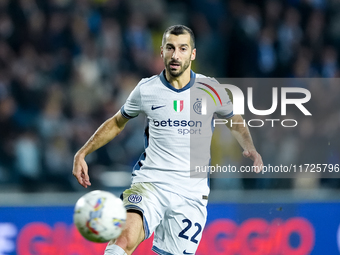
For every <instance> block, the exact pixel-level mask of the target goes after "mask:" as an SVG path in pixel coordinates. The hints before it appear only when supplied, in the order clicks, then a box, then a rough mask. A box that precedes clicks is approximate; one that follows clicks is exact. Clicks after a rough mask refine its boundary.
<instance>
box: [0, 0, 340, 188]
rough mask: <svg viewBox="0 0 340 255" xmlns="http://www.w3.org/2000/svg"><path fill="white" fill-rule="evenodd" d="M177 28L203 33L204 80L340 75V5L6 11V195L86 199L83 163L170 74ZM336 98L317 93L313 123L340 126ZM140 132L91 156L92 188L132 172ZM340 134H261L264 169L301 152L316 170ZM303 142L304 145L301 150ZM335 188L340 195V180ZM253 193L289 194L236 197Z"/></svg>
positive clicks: (318, 1) (2, 162)
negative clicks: (168, 33) (115, 120)
mask: <svg viewBox="0 0 340 255" xmlns="http://www.w3.org/2000/svg"><path fill="white" fill-rule="evenodd" d="M174 24H185V25H188V26H189V27H191V28H192V29H193V31H194V33H195V36H196V48H197V59H196V60H195V62H194V63H193V69H194V71H196V72H198V73H203V74H206V75H210V76H214V77H290V78H294V77H297V78H306V77H323V78H336V77H339V76H340V72H339V71H340V69H339V54H338V52H339V50H340V2H338V1H336V0H329V1H326V0H286V1H283V0H282V1H280V0H267V1H265V0H263V1H262V0H257V1H243V0H229V1H221V0H195V1H194V0H186V1H165V0H162V1H160V0H140V1H133V0H126V1H123V0H73V1H71V0H0V134H1V135H0V187H6V189H8V188H10V187H19V188H20V189H21V190H23V191H39V190H46V189H51V190H57V191H73V190H77V189H78V187H79V185H77V184H76V183H75V180H74V178H73V176H72V175H71V171H72V163H73V156H74V153H75V152H76V151H77V150H78V149H79V148H80V147H81V146H82V145H83V144H84V143H85V142H86V141H87V140H88V138H89V137H90V136H91V134H92V133H93V132H94V131H95V130H96V128H97V127H98V126H99V125H100V124H101V123H102V122H103V121H105V120H106V119H107V118H109V117H111V116H113V115H114V114H115V113H116V112H117V111H118V110H119V109H120V107H121V105H122V104H124V102H125V100H126V98H127V96H128V95H129V93H130V92H131V91H132V89H133V88H134V86H136V84H137V83H138V81H139V80H140V79H141V78H143V77H148V76H152V75H154V74H158V73H160V72H161V71H162V70H163V62H162V59H161V58H160V54H159V47H160V45H161V37H162V34H163V31H164V29H165V28H166V27H168V26H170V25H174ZM337 93H340V91H339V89H337V87H336V86H330V87H327V89H326V90H325V91H324V90H320V89H319V88H314V92H313V95H317V101H318V102H320V105H323V107H321V109H319V108H317V107H316V108H317V109H315V113H316V115H317V116H320V118H321V119H322V120H324V121H327V119H325V118H327V116H323V115H322V114H324V113H325V112H327V113H329V114H330V115H329V116H331V117H332V123H333V122H334V121H333V120H334V118H335V119H339V113H340V112H339V109H340V108H339V103H338V102H337V101H338V100H337V97H336V95H337ZM326 98H327V100H326V101H327V102H325V103H324V100H325V99H326ZM318 111H319V112H318ZM331 117H329V118H331ZM132 122H133V123H129V124H128V125H127V126H126V129H125V131H124V132H122V133H121V134H120V135H119V136H118V137H117V138H116V139H115V140H114V141H112V142H111V143H109V144H108V145H107V146H105V147H103V148H101V149H99V150H98V151H97V152H95V153H93V154H91V155H90V156H88V158H87V161H88V163H89V167H90V169H91V176H92V178H93V179H92V180H93V181H94V185H98V187H100V185H101V184H100V181H99V179H98V181H97V182H96V176H100V174H101V173H103V172H105V171H107V170H114V169H119V168H121V169H130V171H131V168H132V167H133V165H134V164H135V162H136V161H137V159H138V158H139V155H140V153H141V152H142V151H143V126H144V120H143V118H136V119H135V120H133V121H132ZM338 129H339V124H338V122H336V123H335V124H334V123H333V124H332V127H331V128H328V129H326V130H324V126H321V125H319V126H314V125H311V124H310V123H303V125H302V126H301V128H300V131H297V132H296V134H293V135H290V136H289V139H281V138H282V137H281V135H278V134H275V132H274V131H273V130H269V131H268V132H265V133H263V132H262V133H261V134H257V133H258V132H259V131H257V130H255V131H254V134H255V136H256V137H258V138H257V139H256V138H255V140H256V143H257V144H259V146H258V147H259V150H260V152H261V153H262V154H263V157H264V159H271V161H273V162H274V163H275V157H274V156H275V155H276V156H277V155H282V154H284V153H283V152H287V151H288V152H289V153H290V155H291V156H296V155H299V154H298V152H297V151H295V153H294V150H297V149H298V150H299V151H306V152H308V153H305V154H306V155H305V154H304V155H305V157H306V158H305V159H304V160H305V161H308V160H309V159H310V158H313V157H315V155H314V154H317V153H318V151H317V150H318V149H322V148H323V147H322V146H321V147H320V144H319V143H317V142H316V144H309V143H308V141H310V140H309V139H308V138H310V137H315V136H317V137H320V141H322V142H321V144H323V141H324V140H325V141H326V140H327V139H328V140H329V139H333V136H332V135H334V137H335V136H336V135H335V134H336V131H337V130H338ZM320 130H321V131H320ZM299 132H300V133H299ZM300 136H303V137H304V141H306V142H305V143H304V142H302V143H301V142H300V144H298V145H297V144H294V143H297V142H298V141H297V138H298V137H300ZM323 139H324V140H323ZM328 140H327V141H328ZM265 141H267V142H265ZM313 141H314V140H313ZM289 142H290V143H289ZM333 142H334V143H333ZM226 143H227V145H233V146H235V145H234V142H232V141H229V142H228V141H226ZM333 144H335V145H337V144H339V143H337V141H333V140H332V145H333ZM215 145H216V146H218V145H217V144H215ZM327 145H329V144H327ZM327 148H328V147H327ZM332 148H333V147H332ZM313 149H314V151H313ZM331 151H332V152H331V155H332V156H330V154H327V155H326V156H325V157H324V158H322V160H325V161H327V162H339V161H338V152H339V148H338V147H337V146H335V147H334V148H333V149H332V150H331ZM286 154H287V153H286ZM236 158H237V160H238V163H240V162H242V159H241V158H238V157H236ZM288 159H289V158H288ZM288 159H287V160H288ZM277 160H278V162H279V161H280V160H281V159H277ZM288 161H289V160H288ZM327 162H322V163H327ZM236 163H237V162H236ZM303 163H307V162H303ZM216 183H218V182H216ZM326 183H327V185H329V186H331V187H338V182H337V181H334V180H332V181H329V182H326ZM216 185H217V184H216ZM219 185H220V186H219V188H223V187H224V186H223V185H227V184H226V183H225V182H221V183H220V184H219ZM249 187H250V188H251V187H255V188H260V187H268V188H276V187H292V185H291V184H287V185H283V186H282V185H281V186H280V185H277V182H275V181H270V184H268V183H267V182H266V183H264V182H263V181H262V182H261V181H257V180H251V181H249V180H245V181H244V182H242V183H241V184H240V185H238V186H237V188H249Z"/></svg>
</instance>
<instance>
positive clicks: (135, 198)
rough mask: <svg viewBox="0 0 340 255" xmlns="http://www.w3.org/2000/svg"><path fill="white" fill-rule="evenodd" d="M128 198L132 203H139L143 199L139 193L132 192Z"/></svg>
mask: <svg viewBox="0 0 340 255" xmlns="http://www.w3.org/2000/svg"><path fill="white" fill-rule="evenodd" d="M128 200H129V202H130V203H134V204H138V203H139V202H140V201H142V196H140V195H137V194H132V195H130V196H129V197H128Z"/></svg>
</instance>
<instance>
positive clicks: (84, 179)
mask: <svg viewBox="0 0 340 255" xmlns="http://www.w3.org/2000/svg"><path fill="white" fill-rule="evenodd" d="M72 174H73V175H74V176H75V177H76V178H77V181H78V182H79V184H80V185H81V186H83V187H84V188H87V186H91V182H90V177H89V175H88V167H87V164H86V162H85V159H84V157H81V156H79V155H76V156H75V157H74V161H73V171H72Z"/></svg>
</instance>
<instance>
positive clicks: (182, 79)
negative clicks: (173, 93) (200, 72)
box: [165, 68, 191, 89]
mask: <svg viewBox="0 0 340 255" xmlns="http://www.w3.org/2000/svg"><path fill="white" fill-rule="evenodd" d="M190 70H191V69H190V68H188V69H187V70H185V72H184V73H183V74H182V75H181V76H178V77H174V76H172V75H171V74H170V73H169V72H168V71H167V70H165V78H166V80H167V81H168V82H169V83H170V84H171V85H172V86H173V87H174V88H175V89H182V88H184V87H185V85H187V84H188V83H189V82H190V73H191V72H190Z"/></svg>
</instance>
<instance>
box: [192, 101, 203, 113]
mask: <svg viewBox="0 0 340 255" xmlns="http://www.w3.org/2000/svg"><path fill="white" fill-rule="evenodd" d="M193 108H194V111H195V112H196V113H197V114H200V115H201V114H202V100H201V99H200V98H197V99H196V102H195V103H194V105H193Z"/></svg>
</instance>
